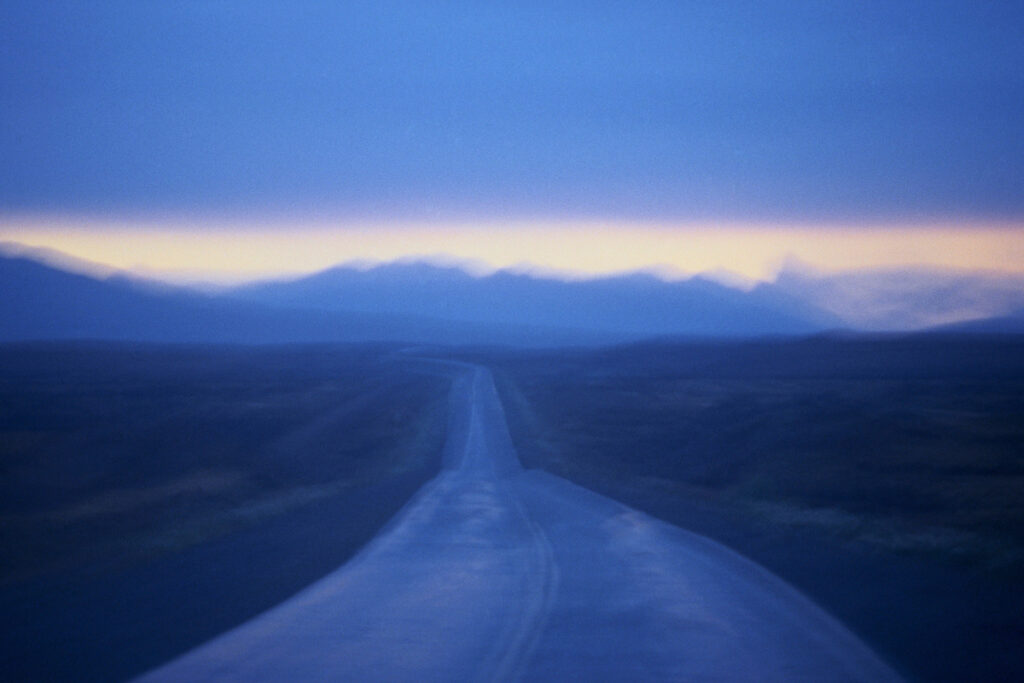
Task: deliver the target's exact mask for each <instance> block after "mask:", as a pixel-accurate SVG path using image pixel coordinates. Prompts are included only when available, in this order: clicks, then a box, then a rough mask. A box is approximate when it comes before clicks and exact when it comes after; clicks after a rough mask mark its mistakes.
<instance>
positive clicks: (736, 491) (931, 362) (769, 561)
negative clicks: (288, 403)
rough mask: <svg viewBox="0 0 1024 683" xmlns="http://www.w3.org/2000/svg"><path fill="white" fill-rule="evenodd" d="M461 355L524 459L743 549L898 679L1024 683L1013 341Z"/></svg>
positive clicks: (1023, 451) (1023, 402) (1022, 367)
mask: <svg viewBox="0 0 1024 683" xmlns="http://www.w3.org/2000/svg"><path fill="white" fill-rule="evenodd" d="M476 359H478V360H480V361H481V362H485V363H488V364H490V365H491V366H492V367H493V368H494V369H495V374H496V377H497V379H498V383H499V387H500V390H501V393H502V395H503V400H504V403H505V407H506V412H507V414H508V418H509V423H510V427H511V429H512V432H513V438H514V439H515V440H516V444H517V448H518V449H519V451H520V455H521V457H522V459H523V461H524V464H526V465H527V466H528V467H540V468H543V469H546V470H549V471H551V472H553V473H556V474H559V475H562V476H565V477H567V478H569V479H571V480H573V481H576V482H577V483H580V484H582V485H584V486H587V487H589V488H592V489H594V490H597V491H599V492H601V493H604V494H605V495H608V496H610V497H612V498H616V499H618V500H621V501H623V502H625V503H627V504H629V505H631V506H633V507H636V508H639V509H642V510H645V511H647V512H649V513H651V514H654V515H655V516H657V517H660V518H662V519H665V520H668V521H670V522H673V523H675V524H678V525H680V526H682V527H684V528H687V529H690V530H693V531H696V532H698V533H701V534H704V535H707V536H710V537H712V538H714V539H716V540H718V541H720V542H722V543H724V544H726V545H728V546H730V547H732V548H734V549H736V550H738V551H739V552H741V553H743V554H745V555H747V556H748V557H751V558H752V559H754V560H755V561H757V562H759V563H761V564H763V565H765V566H767V567H768V568H770V569H771V570H772V571H774V572H775V573H777V574H779V575H780V576H782V577H783V578H785V579H786V580H788V581H789V582H790V583H792V584H794V585H796V586H797V587H799V588H800V589H801V590H803V591H804V592H806V593H807V594H809V595H810V596H812V597H813V598H814V599H815V600H816V601H817V602H818V603H819V604H821V605H823V606H824V607H825V608H826V609H828V610H829V611H831V612H832V613H833V614H835V615H837V616H838V617H839V618H840V619H841V620H843V621H844V622H846V623H847V624H848V625H849V626H850V627H851V628H852V629H853V630H855V631H856V632H858V633H859V634H860V635H861V636H862V637H863V638H865V639H866V640H867V641H868V642H869V643H871V645H872V646H874V647H875V648H876V649H877V650H878V651H879V652H880V653H882V654H883V656H885V657H886V658H888V659H889V660H890V661H891V662H892V663H893V664H894V665H895V666H896V667H897V668H898V669H899V670H901V671H902V672H903V673H904V674H905V675H907V676H908V677H910V678H912V679H919V680H950V681H954V680H956V681H962V680H1020V679H1021V678H1022V677H1024V338H1019V337H1018V338H1012V337H1003V338H978V337H976V338H956V337H927V336H919V337H905V338H889V339H854V338H825V337H822V338H813V339H804V340H791V341H782V340H775V341H772V340H764V341H756V342H714V343H711V342H705V343H701V342H686V343H682V342H681V343H669V342H666V343H652V344H644V345H632V346H623V347H619V348H613V349H604V350H597V351H587V350H580V351H565V352H530V353H526V352H523V353H512V352H505V353H497V352H491V353H481V354H478V355H476Z"/></svg>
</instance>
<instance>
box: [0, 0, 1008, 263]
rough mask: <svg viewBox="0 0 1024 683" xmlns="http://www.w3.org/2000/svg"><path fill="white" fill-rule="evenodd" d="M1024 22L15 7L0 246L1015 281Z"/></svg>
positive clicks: (466, 8)
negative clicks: (21, 243)
mask: <svg viewBox="0 0 1024 683" xmlns="http://www.w3.org/2000/svg"><path fill="white" fill-rule="evenodd" d="M1022 27H1024V6H1021V5H1020V3H1014V2H993V3H985V4H984V5H983V6H981V5H978V6H975V5H967V4H965V3H962V2H952V1H932V2H899V3H896V2H877V1H876V2H863V3H817V2H806V3H801V2H790V1H786V2H783V1H782V0H776V1H767V2H759V3H750V2H696V3H676V2H667V1H664V2H642V3H633V4H625V5H624V4H617V3H612V2H607V1H604V2H589V3H582V2H551V3H540V2H518V3H503V4H500V5H481V4H479V3H466V2H437V3H405V2H388V1H386V0H385V1H382V2H352V3H327V2H299V3H283V2H282V3H275V2H267V1H265V0H264V1H252V2H242V1H241V0H236V1H225V2H218V3H204V2H196V3H189V2H184V3H139V2H133V1H127V0H124V1H120V2H94V3H75V2H53V3H44V4H40V3H30V2H24V1H13V0H12V1H9V2H5V3H4V4H3V6H2V8H0V82H2V84H3V87H2V88H0V107H2V109H0V113H2V122H3V126H0V160H2V161H0V239H17V238H18V236H19V235H21V236H22V238H23V239H24V240H29V243H31V240H33V239H34V240H35V243H38V244H42V243H44V242H45V243H46V245H47V246H52V247H54V248H57V249H64V250H66V251H68V252H70V253H72V254H74V255H76V256H81V257H84V258H95V259H97V260H102V261H103V262H105V263H110V264H123V263H127V262H128V261H131V258H130V255H128V254H120V255H119V251H120V252H123V251H124V246H123V245H126V244H135V245H136V251H135V261H134V262H133V264H138V265H141V266H143V267H144V268H154V269H178V270H187V269H189V268H191V269H194V270H220V271H229V270H234V271H238V272H241V271H252V272H255V271H256V270H259V269H260V268H264V269H268V268H269V269H271V270H274V269H276V270H277V271H281V270H289V269H304V268H307V267H308V266H309V264H311V263H312V261H313V259H311V258H310V257H309V255H308V253H314V252H315V253H319V254H322V255H324V256H325V257H326V255H327V254H328V253H332V254H335V256H334V257H333V258H334V259H335V260H345V259H348V258H387V257H390V256H388V255H389V254H393V253H403V254H413V253H449V254H451V255H453V256H457V257H463V258H479V259H482V260H484V261H487V262H489V263H490V264H491V265H508V264H509V263H512V262H518V261H521V260H528V261H530V262H533V263H535V264H537V265H540V266H546V267H556V268H560V269H568V270H583V271H593V270H595V269H605V270H608V269H620V268H621V267H632V266H633V265H635V264H636V263H639V262H640V261H645V262H647V261H649V260H650V259H651V258H654V257H655V256H657V257H659V258H658V259H657V261H652V262H649V263H646V265H657V264H666V265H670V266H673V267H676V268H680V269H683V270H696V269H708V268H725V269H729V270H734V271H736V272H738V273H741V274H743V275H746V276H749V277H757V276H758V274H759V273H762V274H763V273H764V272H765V270H766V269H771V268H772V267H773V266H774V265H775V262H777V261H778V260H779V259H780V258H781V257H782V256H780V254H782V255H783V256H784V255H785V254H787V253H791V254H795V255H796V256H797V257H798V258H802V259H804V260H807V261H809V262H811V263H812V264H813V263H815V261H817V262H818V264H819V265H822V266H823V267H842V266H843V265H844V264H845V266H847V267H863V266H864V265H872V264H875V265H892V264H896V265H898V263H908V264H909V263H937V264H941V265H953V266H960V267H972V268H973V267H993V268H1002V269H1007V268H1011V269H1012V266H1013V264H1014V261H1013V259H1015V258H1018V257H1017V256H1016V255H1017V254H1019V253H1020V252H1019V241H1018V240H1017V238H1016V234H1017V232H1016V231H1017V230H1020V229H1024V131H1022V128H1024V127H1022V125H1021V123H1020V122H1021V121H1024V68H1022V65H1024V28H1022ZM154 224H155V225H158V226H160V228H159V230H156V231H154V229H153V228H152V226H153V225H154ZM328 224H329V225H332V226H335V228H336V230H335V231H333V232H332V231H325V230H324V228H323V226H324V225H328ZM424 225H426V226H430V231H432V232H429V234H428V233H427V232H423V230H424V229H423V228H422V226H424ZM469 225H472V226H474V227H473V229H472V230H469V229H468V228H466V226H469ZM794 225H797V226H802V227H801V228H800V230H803V231H804V232H800V231H799V230H797V231H796V232H794V229H792V228H787V227H786V226H794ZM40 226H43V227H40ZM55 226H56V227H55ZM125 226H128V227H127V228H126V227H125ZM132 226H135V227H134V228H133V227H132ZM368 226H369V227H368ZM650 226H657V228H656V229H655V228H651V227H650ZM693 226H699V227H700V230H699V231H698V232H699V233H700V232H701V231H704V232H703V233H701V234H706V233H707V231H714V230H717V231H720V237H716V238H707V239H703V240H695V239H693V238H692V235H693V234H695V233H694V232H693ZM779 226H782V227H781V228H780V227H779ZM807 226H810V227H807ZM878 226H883V227H888V228H891V229H893V230H895V231H896V232H897V233H900V234H904V237H899V236H898V235H897V236H895V237H892V238H890V239H889V241H888V242H886V240H885V239H881V238H879V237H878V234H879V230H880V228H879V227H878ZM904 226H911V227H912V228H913V229H912V230H911V229H910V228H907V229H906V230H904V229H903V228H904ZM815 229H816V230H817V231H818V232H820V233H821V235H820V236H817V237H816V236H814V231H815ZM929 229H931V230H932V232H931V233H929V232H928V231H929ZM61 230H63V232H61ZM133 230H134V232H133ZM417 230H419V231H420V232H419V233H417V234H418V235H419V236H418V237H417V238H416V239H410V235H411V234H413V233H415V232H416V231H417ZM950 230H952V231H954V232H955V231H957V230H960V231H962V232H963V233H964V234H963V235H961V236H960V237H959V238H957V237H956V236H955V235H951V234H946V233H948V231H950ZM161 231H163V232H164V233H166V235H165V236H164V237H160V238H159V239H158V238H157V237H156V236H155V235H156V234H160V233H161ZM688 231H689V232H688ZM944 231H946V232H944ZM666 232H667V233H673V234H674V235H675V236H674V237H672V238H671V239H669V238H666V237H665V234H666ZM29 233H31V235H29V236H28V237H26V235H28V234H29ZM336 233H337V234H336ZM797 233H799V234H800V235H802V237H800V238H799V239H798V238H795V237H794V235H796V234H797ZM512 234H518V235H519V238H518V239H517V238H516V237H510V236H509V235H512ZM60 235H64V241H63V242H61V241H60V240H58V239H56V237H55V236H60ZM73 235H77V236H76V237H74V238H72V236H73ZM132 235H134V237H133V236H132ZM359 235H362V236H363V238H364V239H363V241H362V243H361V244H360V243H358V241H357V240H356V239H355V238H356V237H357V236H359ZM470 235H472V236H470ZM488 235H490V244H483V243H477V242H479V241H480V240H481V239H483V237H487V236H488ZM686 235H690V236H691V239H690V242H689V244H690V250H691V252H693V251H694V250H696V249H698V247H699V249H703V250H704V251H703V253H702V254H695V253H687V251H686V248H685V247H684V246H681V245H683V243H684V242H685V239H684V238H685V236H686ZM766 235H767V236H771V239H769V238H768V237H765V236H766ZM855 235H860V237H859V238H857V239H854V237H853V236H855ZM908 235H909V237H908ZM929 235H930V236H929ZM942 235H946V236H945V237H943V236H942ZM200 236H203V238H204V239H202V240H201V239H199V237H200ZM730 236H731V237H730ZM829 236H832V238H834V239H833V240H832V241H830V238H829ZM176 237H177V239H175V238H176ZM403 239H405V240H406V242H405V243H404V244H401V241H402V240H403ZM666 239H667V240H668V241H665V240H666ZM730 239H731V240H732V242H730V243H728V244H727V242H728V241H729V240H730ZM47 240H49V241H47ZM55 240H56V241H55ZM90 240H91V241H90ZM160 240H164V241H165V243H166V244H167V245H168V246H167V247H166V248H164V249H163V256H162V257H160V255H159V254H158V253H157V252H155V251H154V249H157V248H158V246H157V245H158V243H159V242H160ZM259 240H263V243H262V246H261V245H260V244H257V242H258V241H259ZM315 240H320V241H319V243H316V244H315V243H312V241H315ZM474 240H475V241H474ZM588 240H589V242H588ZM1000 240H1002V242H1001V245H1002V247H1001V248H1000ZM104 241H105V245H106V246H105V251H104V247H103V243H104ZM303 241H306V242H307V243H306V244H305V245H302V244H295V245H293V246H292V247H290V249H291V251H289V248H288V247H287V245H288V244H289V243H290V242H296V243H301V242H303ZM631 241H632V244H631ZM446 242H447V244H446ZM147 244H148V245H149V246H145V245H147ZM204 244H205V246H203V245H204ZM729 244H731V245H732V246H729ZM88 245H92V246H88ZM119 245H122V246H119ZM339 245H340V246H339ZM886 245H888V246H886ZM901 245H902V246H901ZM811 246H813V253H802V252H801V249H803V252H809V251H810V250H811ZM527 248H529V249H530V250H532V251H531V252H530V253H527V254H522V253H521V252H522V251H524V250H527ZM892 249H895V251H892ZM303 250H305V251H303ZM204 251H216V252H217V253H218V254H219V256H220V258H221V259H222V261H221V263H219V264H218V263H213V262H211V261H210V259H209V258H208V257H204V256H203V253H204ZM232 252H235V255H236V258H237V261H235V262H234V263H229V262H226V261H225V259H229V258H230V257H231V254H232ZM307 252H308V253H307ZM274 253H276V254H278V255H279V256H280V257H281V259H283V260H282V261H281V262H279V263H276V264H263V265H261V263H260V260H261V259H263V258H264V256H261V254H274ZM303 253H307V255H305V256H303ZM175 254H176V255H175ZM288 254H291V257H290V260H289V259H288V258H286V256H287V255H288ZM524 255H525V256H527V257H528V258H525V259H524V258H522V256H524ZM573 255H575V256H576V261H575V262H573V261H572V258H569V257H571V256H573ZM161 258H162V259H163V260H162V261H161ZM844 258H845V262H843V259H844ZM286 261H287V262H286ZM1018 262H1019V261H1018ZM271 265H273V266H274V267H273V268H270V266H271Z"/></svg>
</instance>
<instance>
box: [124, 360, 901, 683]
mask: <svg viewBox="0 0 1024 683" xmlns="http://www.w3.org/2000/svg"><path fill="white" fill-rule="evenodd" d="M450 367H452V368H455V369H454V370H453V372H456V373H457V376H456V378H455V380H454V384H453V388H452V393H451V397H450V415H449V425H448V436H447V442H446V445H445V452H444V460H443V469H442V471H441V473H440V474H439V475H438V476H437V477H436V478H435V479H433V480H432V481H431V482H429V483H428V484H426V485H425V486H424V487H423V488H422V489H421V490H420V491H419V492H418V493H417V494H416V495H415V496H414V497H413V499H412V500H410V501H409V502H408V503H407V504H406V505H405V507H404V508H403V509H402V510H401V512H400V513H399V514H398V515H397V516H396V517H395V518H394V519H393V520H392V521H391V522H390V523H389V524H388V526H387V527H385V528H384V529H383V530H382V531H381V532H380V533H379V534H378V535H377V536H376V538H374V540H373V541H371V542H370V543H369V544H368V545H367V546H366V547H365V548H364V549H363V550H362V551H361V552H360V553H359V554H358V555H357V556H356V557H355V558H353V559H352V560H351V561H350V562H348V563H346V564H345V565H343V566H342V567H340V568H339V569H337V570H336V571H334V572H333V573H332V574H329V575H327V576H325V577H324V578H322V579H320V580H319V581H318V582H316V583H314V584H312V585H311V586H309V587H307V588H306V589H305V590H303V591H302V592H300V593H298V594H297V595H295V596H294V597H292V598H290V599H289V600H287V601H285V602H284V603H282V604H280V605H278V606H276V607H274V608H272V609H271V610H269V611H267V612H265V613H263V614H261V615H259V616H257V617H255V618H253V619H252V620H250V621H248V622H246V623H244V624H242V625H241V626H239V627H237V628H235V629H233V630H231V631H228V632H227V633H224V634H222V635H221V636H219V637H217V638H215V639H213V640H212V641H210V642H208V643H206V644H204V645H202V646H200V647H198V648H196V649H195V650H193V651H191V652H189V653H186V654H185V655H183V656H181V657H179V658H178V659H175V660H173V661H171V662H169V663H168V664H166V665H164V666H163V667H161V668H159V669H156V670H154V671H151V672H150V673H148V674H146V675H145V676H143V677H142V679H141V680H145V681H208V680H216V681H417V682H420V681H511V680H524V681H570V680H579V681H872V682H874V681H894V680H899V679H898V676H897V675H896V674H895V673H894V672H893V671H892V670H891V669H890V668H889V667H888V666H886V664H885V663H883V662H882V661H881V660H880V659H879V658H878V657H877V656H876V655H875V654H874V653H873V652H871V651H870V650H869V649H868V648H867V647H866V646H865V645H864V644H863V643H862V642H861V641H860V640H858V639H857V638H856V637H855V636H854V635H853V634H852V633H850V632H849V631H848V630H847V629H846V628H845V627H844V626H843V625H842V624H840V623H839V622H838V621H836V620H835V619H834V618H832V617H830V616H829V615H827V614H826V613H825V612H824V611H823V610H821V609H820V608H819V607H817V606H816V605H815V604H813V603H812V602H811V601H810V600H808V599H807V598H806V597H804V596H803V595H801V594H800V593H798V592H797V591H796V590H794V589H793V588H791V587H790V586H788V585H787V584H785V583H784V582H782V581H781V580H780V579H778V578H776V577H775V576H773V575H772V574H770V573H769V572H768V571H767V570H765V569H763V568H761V567H759V566H758V565H756V564H754V563H752V562H750V561H749V560H746V559H744V558H743V557H741V556H739V555H737V554H735V553H733V552H732V551H730V550H728V549H726V548H724V547H722V546H720V545H718V544H716V543H714V542H713V541H710V540H708V539H706V538H704V537H701V536H697V535H695V534H692V533H689V532H686V531H683V530H682V529H679V528H677V527H674V526H671V525H669V524H666V523H663V522H660V521H658V520H655V519H653V518H651V517H649V516H647V515H645V514H642V513H640V512H637V511H636V510H633V509H631V508H628V507H626V506H624V505H621V504H619V503H617V502H614V501H612V500H610V499H608V498H604V497H603V496H600V495H597V494H595V493H593V492H591V491H588V490H586V489H583V488H580V487H578V486H575V485H573V484H571V483H569V482H568V481H565V480H564V479H560V478H558V477H554V476H551V475H549V474H545V473H543V472H539V471H532V470H531V471H527V470H524V469H523V468H522V467H521V465H520V464H519V460H518V458H517V456H516V453H515V450H514V448H513V446H512V441H511V439H510V438H509V434H508V428H507V426H506V423H505V415H504V411H503V410H502V407H501V402H500V400H499V398H498V395H497V392H496V391H495V387H494V382H493V380H492V378H491V375H490V372H489V371H487V370H486V369H484V368H481V367H477V366H462V365H455V364H452V365H451V366H450ZM339 524H344V520H339ZM253 571H254V572H256V571H259V567H253Z"/></svg>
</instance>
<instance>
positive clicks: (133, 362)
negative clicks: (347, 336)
mask: <svg viewBox="0 0 1024 683" xmlns="http://www.w3.org/2000/svg"><path fill="white" fill-rule="evenodd" d="M389 356H390V351H389V350H388V349H382V348H376V347H326V346H324V347H313V346H305V347H302V346H297V347H273V348H269V347H268V348H246V347H206V348H204V347H184V346H179V347H173V346H172V347H162V346H130V345H109V344H62V345H53V344H49V345H11V346H6V347H3V348H2V349H0V467H2V471H3V476H2V477H0V494H2V495H0V553H2V560H0V614H2V616H3V619H4V622H5V623H6V624H8V625H9V628H8V631H7V636H6V637H5V639H4V643H3V645H2V646H0V661H2V664H3V670H4V671H5V676H9V677H12V678H13V679H18V680H76V681H80V680H112V679H122V678H125V677H128V676H131V675H132V674H137V673H140V672H141V671H143V670H145V669H147V668H150V667H152V666H155V665H156V664H158V663H160V662H162V661H166V660H167V659H169V658H171V657H173V656H174V655H175V654H178V653H180V652H182V651H184V650H186V649H188V648H190V647H194V646H195V645H197V644H199V643H200V642H203V641H204V640H207V639H208V638H210V637H213V636H214V635H216V634H217V633H220V632H221V631H223V630H225V629H228V628H230V627H232V626H234V625H236V624H238V623H240V622H242V621H244V620H245V619H247V618H249V617H251V616H253V615H254V614H257V613H259V612H261V611H263V610H264V609H267V608H269V607H271V606H272V605H274V604H276V603H278V602H280V601H281V600H283V599H285V598H287V597H288V596H290V595H292V594H293V593H294V592H295V591H297V590H299V589H301V588H302V587H303V586H305V585H307V584H309V583H310V582H311V581H314V580H316V579H318V578H320V577H321V576H323V575H324V574H326V573H328V572H330V571H332V570H333V569H335V568H336V567H338V566H339V565H340V564H342V563H343V562H344V561H345V560H346V559H348V558H349V557H351V555H352V554H353V553H355V552H356V550H358V549H359V547H361V546H362V545H363V544H365V543H366V541H367V540H369V539H370V538H371V537H372V536H373V534H374V533H376V531H377V530H378V529H379V528H380V527H381V526H382V525H383V524H384V523H385V522H386V521H387V520H388V519H389V518H390V517H391V516H392V515H393V514H394V513H395V511H397V510H398V509H399V508H400V507H401V505H402V504H404V503H405V502H406V501H407V500H408V498H409V496H411V495H412V494H413V492H414V491H416V489H417V488H419V486H420V485H422V483H423V482H425V481H426V480H428V479H429V478H430V477H432V476H433V475H434V474H435V473H436V471H437V468H438V467H439V462H440V449H441V445H442V443H443V439H444V424H445V419H446V414H447V395H448V386H449V383H450V379H449V378H447V377H445V376H442V375H436V374H435V375H431V374H429V373H423V372H412V371H410V369H409V368H408V367H407V366H406V365H403V363H401V362H395V361H392V360H388V358H389ZM257 568H258V570H257Z"/></svg>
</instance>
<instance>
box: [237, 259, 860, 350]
mask: <svg viewBox="0 0 1024 683" xmlns="http://www.w3.org/2000/svg"><path fill="white" fill-rule="evenodd" d="M229 295H230V296H232V297H234V298H237V299H239V300H244V301H248V302H258V303H262V304H270V305H274V306H280V307H289V308H290V307H303V308H315V309H323V310H349V311H361V312H387V313H392V314H401V315H409V314H417V315H426V316H429V317H433V318H439V319H446V320H458V321H473V322H478V323H486V324H498V325H509V326H514V325H535V326H539V327H548V328H570V329H574V330H581V331H588V332H592V333H599V334H614V335H624V336H627V337H630V338H639V337H654V336H672V335H680V336H687V335H695V336H705V335H706V336H750V335H765V334H802V333H808V332H814V331H819V330H822V329H827V328H834V327H838V326H841V325H842V322H841V321H840V319H839V318H838V317H836V316H834V315H831V314H828V313H825V312H823V311H821V310H819V309H817V308H815V307H813V306H809V305H807V304H805V303H804V302H801V301H799V300H797V299H795V298H793V297H791V296H789V295H788V294H787V293H785V292H771V291H758V290H755V291H754V292H744V291H742V290H739V289H734V288H731V287H727V286H725V285H722V284H719V283H717V282H714V281H712V280H708V279H705V278H701V277H694V278H691V279H689V280H684V281H677V282H666V281H664V280H662V279H659V278H657V277H655V276H653V275H649V274H644V273H632V274H627V275H621V276H615V277H603V278H596V279H588V280H578V281H567V280H562V279H557V278H548V277H540V276H535V275H529V274H523V273H516V272H511V271H507V270H502V271H498V272H496V273H493V274H491V275H487V276H484V277H475V276H473V275H470V274H469V273H467V272H465V271H464V270H462V269H460V268H455V267H441V266H434V265H429V264H426V263H417V262H413V263H401V262H399V263H389V264H384V265H380V266H376V267H373V268H370V269H358V268H356V267H352V266H338V267H335V268H331V269H328V270H325V271H322V272H319V273H316V274H313V275H310V276H307V277H303V278H299V279H295V280H280V281H267V282H260V283H255V284H251V285H247V286H243V287H239V288H236V289H234V290H232V291H231V292H230V293H229Z"/></svg>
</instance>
